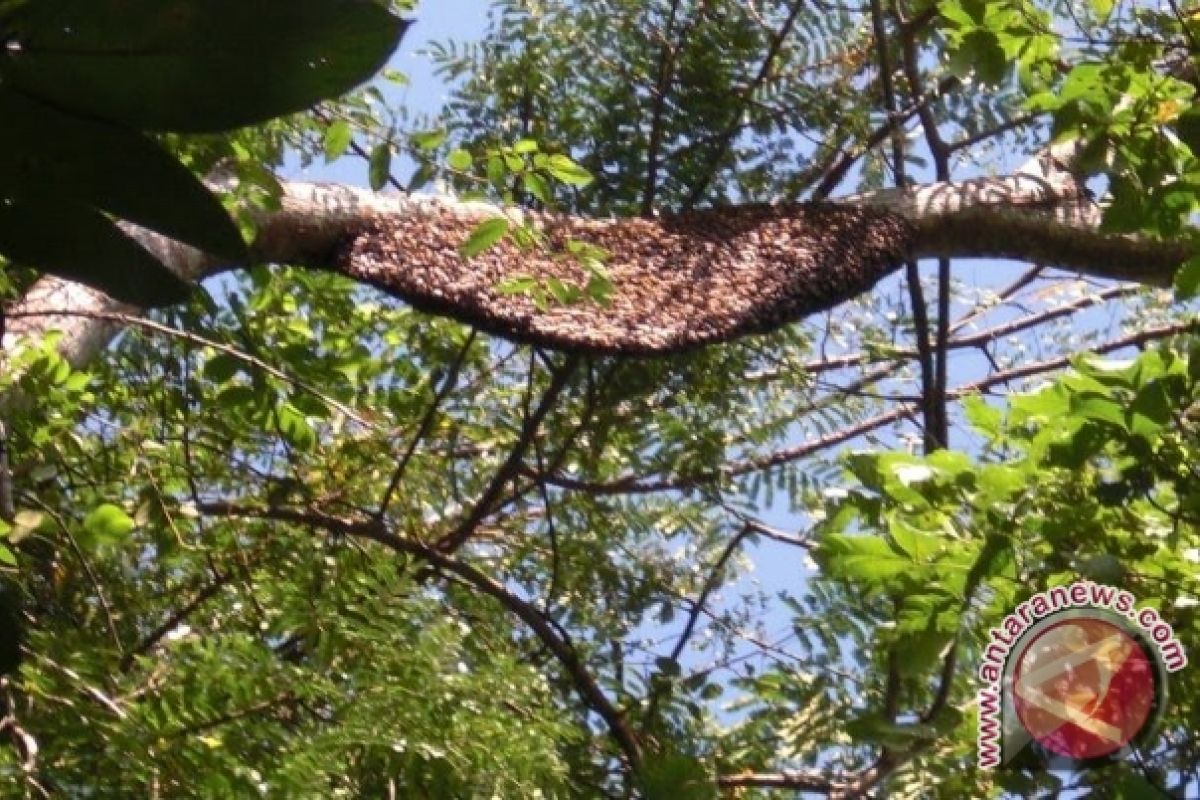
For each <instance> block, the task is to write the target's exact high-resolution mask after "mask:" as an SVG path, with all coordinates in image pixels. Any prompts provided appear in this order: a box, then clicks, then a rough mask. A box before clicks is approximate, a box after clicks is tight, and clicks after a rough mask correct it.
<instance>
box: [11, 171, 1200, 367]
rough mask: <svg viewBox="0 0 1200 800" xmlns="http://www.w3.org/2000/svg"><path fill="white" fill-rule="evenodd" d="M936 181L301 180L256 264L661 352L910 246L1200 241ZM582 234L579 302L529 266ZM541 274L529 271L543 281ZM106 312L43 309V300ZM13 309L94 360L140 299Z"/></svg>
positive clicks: (1041, 195) (803, 300)
mask: <svg viewBox="0 0 1200 800" xmlns="http://www.w3.org/2000/svg"><path fill="white" fill-rule="evenodd" d="M1032 163H1033V164H1034V166H1033V167H1026V168H1023V169H1022V171H1021V172H1018V173H1016V174H1014V175H1010V176H1005V177H999V178H981V179H974V180H968V181H963V182H958V183H934V184H927V185H923V186H917V187H911V188H909V189H904V190H900V189H891V190H883V191H878V192H872V193H866V194H860V195H855V196H851V197H846V198H842V199H840V200H838V201H836V202H833V203H821V204H794V205H781V206H742V207H730V208H722V209H714V210H707V211H698V212H692V213H688V214H682V215H677V216H663V217H660V218H657V219H626V220H583V219H579V218H569V217H553V216H544V215H528V214H527V215H524V216H522V215H521V214H520V212H517V211H513V210H511V209H508V210H505V209H501V208H499V207H496V206H492V205H490V204H486V203H477V202H459V201H454V200H451V199H446V198H429V197H400V196H388V195H379V194H374V193H371V192H368V191H365V190H361V189H356V188H351V187H346V186H338V185H323V184H307V183H285V184H284V197H283V198H282V208H281V209H280V210H279V211H277V212H274V213H269V214H264V215H263V217H262V219H261V221H260V227H259V234H258V237H257V239H256V241H255V242H254V245H253V248H252V252H253V259H254V261H255V263H286V264H294V265H299V266H305V267H310V268H314V269H324V270H333V271H337V272H339V273H341V274H344V275H347V276H349V277H351V278H354V279H356V280H359V281H362V282H364V283H368V284H371V285H373V286H376V287H378V288H380V289H382V290H383V291H385V292H387V293H389V294H391V295H393V296H395V297H398V298H400V299H403V300H405V301H407V302H410V303H412V304H413V305H415V306H417V307H419V308H421V309H423V310H426V311H430V312H433V313H437V314H442V315H445V316H449V317H453V318H456V319H459V320H462V321H464V322H468V323H472V324H475V325H477V326H479V327H481V328H484V329H485V330H489V331H491V332H493V333H496V334H499V335H501V336H505V337H508V338H511V339H515V340H518V341H526V342H531V343H535V344H539V345H543V346H548V347H553V348H558V349H563V350H575V351H589V352H598V353H620V354H638V355H654V354H660V353H666V352H672V351H677V350H682V349H687V348H691V347H698V346H703V345H707V344H712V343H717V342H722V341H728V340H731V339H734V338H737V337H739V336H744V335H747V334H750V333H756V332H763V331H768V330H773V329H775V328H778V327H780V326H782V325H785V324H788V323H790V322H793V321H796V320H798V319H801V318H803V317H804V316H806V315H808V314H812V313H815V312H817V311H821V310H825V309H828V308H830V307H832V306H835V305H837V304H839V303H841V302H843V301H845V300H848V299H850V298H852V297H854V296H856V295H858V294H860V293H862V292H865V291H867V290H869V289H870V288H871V287H872V286H873V285H874V284H875V283H877V282H878V281H879V280H880V279H882V278H883V277H885V276H886V275H888V274H889V273H890V272H891V271H893V270H894V269H895V268H897V267H898V266H899V265H900V264H902V263H903V261H904V260H905V259H907V258H910V257H917V258H921V257H932V256H951V257H974V258H1009V259H1017V260H1022V261H1028V262H1033V263H1039V264H1044V265H1047V266H1054V267H1059V268H1063V269H1069V270H1075V271H1079V272H1081V273H1085V274H1088V275H1092V276H1096V277H1100V278H1109V279H1117V280H1131V281H1135V282H1138V283H1143V284H1152V285H1166V284H1169V282H1170V281H1171V278H1172V276H1173V273H1174V271H1175V270H1176V268H1178V266H1179V265H1180V264H1181V263H1182V262H1184V261H1185V260H1187V259H1188V258H1189V257H1191V256H1192V255H1194V253H1193V250H1192V248H1191V247H1190V246H1189V245H1186V244H1184V243H1181V242H1173V241H1153V240H1148V239H1141V238H1135V237H1130V236H1117V235H1109V234H1105V233H1102V232H1100V231H1099V229H1098V224H1099V216H1100V213H1099V209H1098V208H1097V207H1096V206H1095V205H1094V204H1093V203H1092V202H1091V201H1090V200H1089V199H1088V198H1087V197H1086V196H1084V195H1083V194H1082V193H1081V192H1080V191H1079V188H1078V186H1077V185H1076V183H1075V182H1074V179H1073V178H1071V176H1070V175H1069V174H1068V173H1066V172H1065V171H1063V170H1061V169H1060V168H1057V167H1054V166H1047V167H1046V168H1045V169H1041V170H1039V169H1038V168H1037V165H1038V164H1039V163H1042V162H1038V161H1035V162H1032ZM496 217H507V218H508V219H509V220H510V222H511V223H512V224H517V223H518V222H522V221H523V222H526V223H528V224H530V225H531V226H533V227H534V228H536V229H537V230H539V231H540V232H541V233H542V236H543V241H542V243H541V244H540V245H539V246H537V247H535V248H533V249H524V250H522V249H520V248H518V247H517V246H516V245H515V244H513V243H511V242H507V243H503V244H501V245H500V246H497V247H495V248H493V249H491V250H488V251H486V252H485V253H483V254H482V255H480V256H478V257H476V258H474V259H469V260H468V259H464V258H462V257H461V256H460V255H459V246H460V245H461V244H462V242H463V241H464V240H465V239H466V237H467V236H468V235H469V234H470V232H471V231H472V230H473V228H474V227H475V226H476V225H477V224H478V223H479V222H481V221H483V220H487V219H492V218H496ZM133 235H134V236H135V237H136V238H137V239H138V240H139V241H140V242H141V243H142V244H143V245H144V246H146V247H147V249H149V250H151V251H152V252H154V253H155V254H156V255H157V256H159V257H160V258H161V259H162V260H163V261H164V262H165V263H167V264H168V265H169V266H170V267H171V268H172V269H174V270H175V271H176V272H177V273H178V274H179V275H180V276H182V277H183V278H185V279H186V280H189V281H198V280H200V279H201V278H203V277H206V276H208V275H211V274H213V273H215V272H217V271H220V270H222V269H231V268H235V267H240V266H244V265H226V264H219V263H216V262H215V261H213V260H212V259H210V258H207V257H205V256H203V255H202V254H199V253H197V252H196V251H194V250H191V249H190V248H187V247H185V246H182V245H179V244H177V243H175V242H171V241H168V240H165V239H163V238H162V237H160V236H157V235H154V234H150V233H147V232H145V231H140V230H137V231H134V232H133ZM570 241H584V242H588V243H591V244H594V245H597V246H600V247H603V248H604V249H606V250H607V251H608V252H609V253H610V256H609V258H608V260H607V262H606V265H605V269H606V270H607V272H608V275H609V277H610V279H611V281H612V284H613V287H612V288H613V292H612V299H611V301H610V302H608V303H607V304H603V303H599V302H596V301H594V300H592V299H588V298H587V297H583V298H579V299H576V300H573V301H567V302H561V301H559V300H556V299H554V298H553V297H550V298H549V302H546V298H545V297H541V298H539V297H538V294H539V291H540V290H538V289H528V290H527V291H525V292H524V293H522V292H520V291H518V292H515V293H514V292H513V291H511V289H512V286H513V280H514V279H520V278H523V277H527V278H532V279H533V281H532V283H533V285H534V286H545V285H547V282H549V281H550V280H551V279H557V280H559V281H561V282H562V284H561V285H567V286H574V287H576V288H580V289H582V288H584V287H585V286H586V282H587V280H588V279H589V273H588V271H587V269H586V268H585V266H584V265H582V264H581V263H578V261H576V260H575V259H572V258H570V257H569V256H568V255H567V254H566V250H567V245H568V242H570ZM527 283H529V282H527ZM51 309H53V310H72V311H84V312H91V313H92V315H93V316H92V317H91V318H89V317H87V316H76V317H66V316H53V315H51V316H38V313H39V310H41V311H46V310H51ZM10 310H11V311H13V312H15V313H14V314H13V317H14V321H13V324H12V325H11V326H10V331H9V335H10V336H11V335H21V334H32V335H34V336H37V335H38V334H40V333H42V332H44V331H46V330H50V329H58V330H60V331H63V332H64V334H65V335H64V338H63V340H62V343H61V345H60V346H61V349H62V351H63V353H64V354H65V355H66V356H67V357H68V358H69V359H70V360H71V361H72V362H74V363H76V364H81V363H84V362H86V361H87V360H88V359H89V358H90V357H91V356H92V355H93V354H94V353H95V352H96V351H97V350H98V349H100V348H102V347H103V346H104V345H105V344H106V343H107V342H108V341H109V340H110V339H111V338H112V336H113V335H114V334H115V333H116V331H117V328H116V327H115V326H113V325H112V324H111V323H108V324H106V323H104V322H103V321H101V320H99V319H96V318H95V316H96V312H101V313H102V314H103V313H112V312H118V313H120V312H130V311H133V309H129V308H127V307H123V306H121V305H120V304H118V303H116V302H115V301H112V300H111V299H109V298H107V297H105V296H103V295H101V294H100V293H98V292H95V291H93V290H90V289H87V288H85V287H81V286H79V285H77V284H71V283H67V282H64V281H60V280H57V279H44V280H42V281H40V282H39V283H37V284H36V285H35V286H34V287H33V288H32V289H31V290H30V292H29V293H28V294H27V295H26V296H25V297H24V298H23V299H22V300H21V301H20V302H19V303H17V304H16V305H15V306H14V307H13V308H12V309H10Z"/></svg>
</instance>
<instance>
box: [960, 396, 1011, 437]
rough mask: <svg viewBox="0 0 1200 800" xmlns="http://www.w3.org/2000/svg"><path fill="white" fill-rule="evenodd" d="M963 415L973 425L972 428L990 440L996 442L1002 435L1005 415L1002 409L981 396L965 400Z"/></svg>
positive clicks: (968, 397) (969, 397)
mask: <svg viewBox="0 0 1200 800" xmlns="http://www.w3.org/2000/svg"><path fill="white" fill-rule="evenodd" d="M963 414H964V415H965V416H966V418H967V421H968V422H970V423H971V427H973V428H974V429H975V430H977V431H979V432H980V433H982V434H983V435H985V436H987V437H988V438H989V439H992V440H994V439H996V437H997V436H999V435H1000V428H1001V424H1002V422H1003V419H1004V415H1003V414H1002V413H1001V412H1000V409H998V408H996V407H995V406H993V405H991V404H989V403H988V402H987V401H986V400H984V399H983V398H982V397H980V396H979V395H977V394H972V395H968V396H967V397H964V398H963Z"/></svg>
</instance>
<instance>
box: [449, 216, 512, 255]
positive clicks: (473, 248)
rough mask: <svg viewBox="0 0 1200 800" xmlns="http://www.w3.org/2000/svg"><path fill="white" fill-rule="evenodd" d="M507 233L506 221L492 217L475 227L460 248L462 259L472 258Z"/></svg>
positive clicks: (502, 218)
mask: <svg viewBox="0 0 1200 800" xmlns="http://www.w3.org/2000/svg"><path fill="white" fill-rule="evenodd" d="M507 233H508V220H507V219H505V218H504V217H492V218H491V219H489V220H484V221H483V222H481V223H479V224H478V225H476V226H475V230H474V231H472V232H471V236H470V237H469V238H468V239H467V241H466V242H465V243H463V246H462V247H461V248H460V252H461V253H462V256H463V258H474V257H475V256H477V255H479V254H480V253H482V252H483V251H484V250H487V249H488V248H489V247H491V246H492V245H494V244H496V243H497V242H499V241H500V240H501V239H503V238H504V236H505V235H506V234H507Z"/></svg>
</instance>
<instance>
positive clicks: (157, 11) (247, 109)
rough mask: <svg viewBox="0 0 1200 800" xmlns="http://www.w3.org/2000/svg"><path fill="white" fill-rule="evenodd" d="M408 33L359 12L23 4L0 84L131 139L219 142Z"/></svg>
mask: <svg viewBox="0 0 1200 800" xmlns="http://www.w3.org/2000/svg"><path fill="white" fill-rule="evenodd" d="M408 24H409V23H408V22H406V21H404V20H401V19H400V18H398V17H396V16H395V15H393V14H391V13H389V12H388V11H387V10H386V9H385V8H383V7H382V6H380V5H377V4H375V3H372V2H369V1H368V0H33V1H32V2H28V3H25V4H24V5H21V6H19V7H18V8H17V9H16V10H15V11H13V12H11V13H9V14H8V15H7V16H6V17H5V18H4V19H2V20H0V34H2V36H3V38H4V39H5V41H6V42H7V43H8V46H7V52H5V53H3V54H0V81H2V82H3V83H5V84H7V85H8V86H10V87H12V88H15V89H17V90H19V91H21V92H24V93H26V94H29V95H31V96H34V97H38V98H42V99H44V100H46V101H48V102H51V103H53V104H55V105H58V106H59V107H61V108H62V109H63V110H64V111H68V112H78V113H85V114H89V115H92V116H95V117H99V118H101V119H106V120H109V121H113V122H118V123H122V124H125V125H129V126H132V127H135V128H140V129H147V130H172V131H196V132H202V131H220V130H228V129H230V128H236V127H239V126H242V125H248V124H251V123H254V122H261V121H263V120H266V119H270V118H272V117H277V116H280V115H283V114H288V113H291V112H295V111H301V110H303V109H305V108H308V107H310V106H312V105H313V104H315V103H317V102H319V101H320V100H323V99H326V98H329V97H334V96H336V95H339V94H342V93H344V92H345V91H347V90H349V89H351V88H353V87H354V86H356V85H357V84H359V83H361V82H363V81H365V80H367V79H368V78H369V77H371V76H372V75H373V74H374V73H375V72H377V71H378V70H379V69H380V68H381V67H382V66H383V64H384V63H385V62H386V61H387V58H388V56H390V55H391V53H392V52H393V51H394V50H395V48H396V46H397V45H398V44H399V41H400V38H401V36H403V34H404V31H405V29H406V28H407V27H408Z"/></svg>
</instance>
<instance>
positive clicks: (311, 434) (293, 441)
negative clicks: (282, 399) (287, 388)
mask: <svg viewBox="0 0 1200 800" xmlns="http://www.w3.org/2000/svg"><path fill="white" fill-rule="evenodd" d="M278 419H279V432H280V433H282V434H283V438H284V439H286V440H287V442H288V444H290V445H291V446H292V447H295V448H296V449H298V450H312V449H313V448H314V447H316V446H317V434H316V432H315V431H314V430H313V429H312V426H311V425H309V424H308V418H307V417H306V416H305V415H304V413H303V412H302V411H300V409H298V408H296V407H295V406H294V405H292V404H291V403H284V404H283V405H281V406H280V407H279V410H278Z"/></svg>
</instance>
